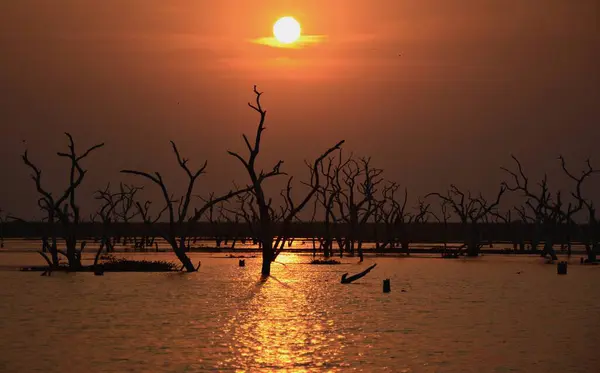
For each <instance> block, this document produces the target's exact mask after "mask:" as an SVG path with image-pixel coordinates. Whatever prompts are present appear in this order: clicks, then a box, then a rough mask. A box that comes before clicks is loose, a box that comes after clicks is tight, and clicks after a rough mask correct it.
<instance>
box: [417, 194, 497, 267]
mask: <svg viewBox="0 0 600 373" xmlns="http://www.w3.org/2000/svg"><path fill="white" fill-rule="evenodd" d="M505 191H506V187H505V186H504V185H503V186H502V187H500V191H499V192H498V195H497V196H496V200H495V201H493V202H488V201H487V200H486V199H485V198H484V197H483V195H481V194H480V195H479V196H478V197H473V196H472V195H471V192H467V193H466V194H465V193H464V192H462V191H460V189H458V188H457V187H456V186H455V185H450V189H449V190H448V192H447V193H446V195H442V194H440V193H429V194H428V195H427V196H425V197H426V198H427V197H429V196H437V197H438V198H439V199H441V200H442V201H444V202H446V203H447V204H448V206H450V207H451V208H452V209H453V210H454V213H455V214H456V215H457V216H458V218H459V219H460V222H461V224H462V226H463V229H464V232H465V239H466V240H465V241H466V242H465V243H464V245H463V246H464V247H466V249H467V256H478V255H479V251H480V249H481V230H480V227H479V225H480V223H482V222H483V221H484V220H485V217H486V216H487V215H489V214H490V213H491V212H492V211H494V209H495V208H496V207H497V206H498V205H499V204H500V199H501V198H502V195H503V194H504V192H505Z"/></svg>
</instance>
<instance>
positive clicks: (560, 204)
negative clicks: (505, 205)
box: [502, 155, 599, 261]
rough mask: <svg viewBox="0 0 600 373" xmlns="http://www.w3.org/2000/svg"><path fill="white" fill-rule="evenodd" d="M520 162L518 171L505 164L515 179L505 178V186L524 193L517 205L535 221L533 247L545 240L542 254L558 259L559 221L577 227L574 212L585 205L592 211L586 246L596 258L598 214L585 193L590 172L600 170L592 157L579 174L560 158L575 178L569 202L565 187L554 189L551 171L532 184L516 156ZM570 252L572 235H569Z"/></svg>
mask: <svg viewBox="0 0 600 373" xmlns="http://www.w3.org/2000/svg"><path fill="white" fill-rule="evenodd" d="M512 158H513V160H514V161H515V163H516V171H513V170H510V169H508V168H504V167H503V168H502V169H503V170H504V171H506V172H507V173H508V174H509V175H510V176H511V178H512V182H510V183H509V182H505V183H504V185H505V187H506V188H507V189H508V190H510V191H513V192H518V193H520V194H521V196H522V197H524V199H525V202H524V204H523V205H522V206H517V207H515V210H516V211H517V213H518V215H519V216H520V218H521V219H522V221H524V222H526V223H531V224H534V226H535V227H536V232H535V234H536V237H535V239H534V240H533V242H532V248H533V249H535V248H536V247H537V245H538V243H539V242H540V241H543V242H544V249H543V251H542V253H541V255H542V256H546V255H549V256H550V257H551V258H552V259H553V260H556V259H557V255H556V252H555V250H554V244H555V243H556V241H557V237H556V232H557V227H558V226H559V225H567V227H568V228H569V229H568V230H567V232H569V233H570V232H571V231H572V229H574V228H575V227H577V224H576V223H575V221H574V216H575V214H577V213H578V212H580V211H582V210H583V209H584V208H585V209H586V210H587V213H588V229H587V230H586V232H587V235H588V239H587V241H588V242H586V250H587V252H588V258H589V260H593V261H595V253H596V251H597V248H598V244H597V237H596V236H597V234H596V233H595V232H596V230H597V229H596V217H595V209H594V205H593V202H592V201H591V200H589V199H586V198H585V197H584V196H583V195H582V187H583V184H584V182H585V181H586V180H587V179H589V177H590V176H592V175H593V174H595V173H597V172H598V171H599V170H596V169H594V168H593V167H592V165H591V163H590V161H589V160H587V161H586V166H587V168H586V169H585V170H584V171H582V173H581V175H580V176H575V175H574V174H573V173H572V172H571V171H569V169H568V167H567V165H566V161H565V159H564V157H563V156H559V157H558V159H559V160H560V162H561V167H562V170H563V171H564V173H565V174H566V175H567V176H568V177H569V179H570V180H572V181H573V182H575V186H574V188H573V190H572V192H571V197H573V198H572V201H570V202H565V200H564V198H563V196H562V194H561V191H560V190H558V191H555V192H554V193H553V192H551V190H550V187H549V184H548V177H547V174H544V176H543V177H542V179H541V180H540V181H539V182H538V183H537V184H536V185H533V186H532V185H531V182H530V178H529V177H528V176H527V175H526V173H525V171H524V168H523V166H522V164H521V162H520V161H519V160H518V159H517V157H515V156H514V155H513V156H512ZM566 240H567V241H568V246H569V253H570V248H571V246H570V238H569V237H566Z"/></svg>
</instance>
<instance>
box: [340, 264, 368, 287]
mask: <svg viewBox="0 0 600 373" xmlns="http://www.w3.org/2000/svg"><path fill="white" fill-rule="evenodd" d="M376 265H377V263H375V264H373V265H372V266H370V267H369V268H367V269H365V270H364V271H362V272H361V273H357V274H355V275H353V276H350V277H348V273H344V274H343V275H342V284H349V283H351V282H353V281H356V280H358V279H359V278H362V277H364V276H365V275H366V274H367V273H369V272H371V270H372V269H373V268H375V266H376Z"/></svg>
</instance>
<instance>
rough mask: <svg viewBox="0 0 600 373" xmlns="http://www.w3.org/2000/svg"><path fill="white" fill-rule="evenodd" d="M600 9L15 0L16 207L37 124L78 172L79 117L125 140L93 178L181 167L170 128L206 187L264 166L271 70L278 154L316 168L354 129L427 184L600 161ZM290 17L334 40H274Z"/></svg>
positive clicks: (367, 151) (4, 30)
mask: <svg viewBox="0 0 600 373" xmlns="http://www.w3.org/2000/svg"><path fill="white" fill-rule="evenodd" d="M598 14H600V9H599V5H598V1H597V0H577V1H570V0H420V1H413V0H410V1H409V0H378V1H366V0H328V1H324V0H305V1H291V0H288V1H285V0H257V1H238V0H235V1H234V0H219V1H215V0H212V1H207V0H195V1H192V0H186V1H178V0H173V1H163V0H127V1H124V0H87V1H82V0H54V1H49V0H18V1H17V0H15V1H2V2H1V3H0V51H1V54H0V97H1V101H0V102H1V103H0V119H1V121H2V135H1V136H0V156H1V157H2V162H1V163H0V173H1V174H2V175H3V181H2V183H0V208H2V209H4V210H8V211H11V212H13V213H15V214H20V215H22V216H24V217H29V216H31V215H33V214H36V212H35V198H34V197H35V190H34V187H33V183H32V182H31V180H30V179H29V178H28V173H29V171H28V170H27V169H26V167H25V166H24V165H23V164H22V162H21V160H20V158H19V156H20V154H21V153H22V151H23V150H24V148H25V145H24V144H23V142H22V140H26V145H27V147H28V148H29V149H30V155H31V158H32V160H34V161H37V162H38V163H39V164H40V166H42V167H43V168H44V169H45V170H47V171H46V173H45V174H44V176H45V177H46V180H48V182H52V183H58V182H62V181H64V180H66V178H65V176H64V173H60V172H58V173H57V170H63V169H64V168H65V167H66V166H67V165H66V164H64V162H65V161H64V160H61V159H58V158H57V157H56V156H55V155H54V154H55V152H56V151H57V150H62V149H63V148H64V146H65V145H66V142H65V137H64V135H63V134H62V133H63V132H64V131H70V132H71V133H72V134H73V135H74V136H75V138H76V140H77V141H78V143H81V147H83V146H84V145H85V146H87V145H92V144H93V143H96V142H106V148H105V149H103V150H101V151H100V152H98V153H97V154H94V155H93V156H92V157H91V158H90V160H89V162H87V163H86V164H87V165H88V168H89V170H90V171H89V178H88V179H86V182H85V183H86V188H87V189H86V190H87V191H89V192H90V193H91V192H92V191H93V190H95V189H98V188H101V187H103V186H104V185H105V184H106V182H108V181H113V182H115V181H118V180H125V181H128V182H133V181H138V180H137V179H132V178H127V177H123V176H122V175H119V174H118V171H119V170H120V169H122V168H140V169H143V170H148V171H154V170H156V171H162V172H163V174H164V175H165V176H166V177H171V176H172V177H173V178H172V179H171V180H173V182H174V183H175V182H177V181H178V180H181V178H180V174H179V170H177V169H175V168H174V167H173V166H174V165H175V163H174V159H173V157H172V153H171V150H170V148H169V143H168V140H174V141H176V142H177V143H178V145H179V146H180V148H181V151H182V152H183V153H184V154H185V155H186V156H188V157H190V158H191V159H192V162H194V164H197V165H200V164H201V163H202V162H203V160H205V159H207V160H208V162H209V167H208V171H209V174H208V175H206V177H205V178H204V179H203V180H202V182H201V183H200V184H199V185H198V187H199V188H198V192H199V193H203V192H206V193H207V192H209V191H217V192H218V191H224V190H226V189H227V188H228V187H229V185H230V182H231V181H232V180H234V179H235V180H236V181H238V182H240V183H242V182H245V181H246V175H245V174H243V173H242V168H241V166H240V165H239V164H237V163H236V161H235V160H234V159H233V158H231V157H230V156H228V155H227V153H226V150H228V149H230V150H236V151H244V150H245V149H244V144H243V141H242V138H241V134H242V133H243V132H246V133H249V134H252V133H253V132H254V131H255V126H256V116H255V115H254V114H255V113H253V112H252V111H251V110H250V109H249V108H248V107H247V106H246V103H247V102H248V101H249V100H252V99H253V96H252V86H253V85H254V84H257V85H258V87H259V89H260V90H261V91H264V92H265V94H264V96H263V105H264V106H265V108H266V109H267V110H268V117H267V130H266V132H265V138H264V148H263V151H264V154H262V160H261V162H262V163H261V164H263V165H264V166H265V167H269V166H270V164H271V163H272V162H273V161H275V160H277V159H280V158H281V159H284V160H285V161H286V163H285V165H284V167H285V170H286V171H288V172H290V173H292V174H294V175H297V177H298V178H302V177H303V176H305V175H306V172H305V171H306V170H305V168H304V167H303V164H302V161H303V159H307V158H314V157H316V156H318V155H319V154H320V152H321V151H322V150H324V149H326V148H328V147H330V146H332V145H333V144H335V143H336V142H337V141H338V140H341V139H345V140H346V144H345V149H347V150H348V151H353V152H354V153H356V154H358V155H369V156H372V158H373V162H374V165H376V166H378V167H382V168H384V169H385V173H386V175H387V177H388V178H389V179H392V180H394V181H397V182H399V183H401V184H402V185H404V186H407V187H408V188H409V190H410V191H411V192H412V193H413V194H414V195H418V194H425V193H427V192H429V191H440V190H444V189H445V188H446V187H447V185H448V184H449V183H456V184H458V185H459V186H462V187H465V188H471V189H473V190H482V191H484V192H486V193H495V192H496V188H497V185H498V184H499V182H500V181H501V180H502V176H503V174H502V173H501V171H500V169H499V167H500V166H510V165H511V163H510V162H511V159H510V153H515V154H516V155H517V156H518V157H519V158H521V159H522V160H523V162H524V165H525V166H526V167H527V168H528V169H531V170H532V172H534V171H535V172H536V175H539V174H540V173H541V172H542V171H546V170H547V171H552V170H559V167H558V166H559V164H558V163H557V161H556V156H557V155H558V154H559V153H563V154H564V155H565V157H566V158H567V160H569V161H572V162H573V167H579V166H580V165H581V162H582V161H583V160H584V159H585V157H587V156H590V157H591V158H592V160H596V164H597V165H598V166H599V167H600V147H599V146H598V139H599V137H598V133H599V132H600V131H599V130H598V128H599V125H600V123H599V120H600V104H599V103H600V78H599V71H600V48H599V47H598V46H599V45H600V31H599V28H598ZM282 16H294V17H296V19H298V21H299V22H300V23H301V24H302V28H303V33H304V34H306V35H309V36H315V40H316V41H314V42H312V43H308V44H306V45H305V46H304V47H302V48H274V47H271V46H266V45H262V44H260V43H256V42H255V41H256V39H259V38H264V37H271V36H272V35H271V31H272V26H273V23H274V22H275V21H276V20H277V19H278V18H279V17H282ZM550 174H551V175H553V173H550ZM557 183H559V181H557ZM53 185H54V184H53ZM56 185H58V184H56ZM598 197H600V193H599V194H598Z"/></svg>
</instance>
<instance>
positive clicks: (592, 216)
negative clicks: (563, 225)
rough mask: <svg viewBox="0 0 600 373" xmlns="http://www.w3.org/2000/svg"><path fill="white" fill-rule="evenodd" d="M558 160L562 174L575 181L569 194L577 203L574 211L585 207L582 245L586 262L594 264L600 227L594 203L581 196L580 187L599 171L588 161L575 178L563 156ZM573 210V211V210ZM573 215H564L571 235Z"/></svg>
mask: <svg viewBox="0 0 600 373" xmlns="http://www.w3.org/2000/svg"><path fill="white" fill-rule="evenodd" d="M558 159H559V160H560V162H561V166H562V169H563V171H564V173H565V174H566V175H567V176H568V177H569V178H570V179H571V180H573V181H575V190H574V191H572V192H571V195H572V196H573V198H575V200H576V201H577V207H576V210H577V211H579V210H581V209H583V208H584V207H585V210H586V212H587V225H586V226H585V227H584V232H583V233H584V234H583V236H584V245H585V251H586V254H587V261H588V262H595V261H596V256H597V255H598V253H599V252H600V237H599V235H598V231H599V230H600V225H599V224H598V219H597V218H596V208H595V207H594V202H593V201H592V200H590V199H587V198H585V197H584V196H583V193H582V187H583V183H584V181H585V180H586V179H587V178H589V177H590V176H592V175H593V174H596V173H598V172H600V170H597V169H594V168H593V167H592V164H591V162H590V160H589V159H588V160H586V166H587V168H586V169H585V170H584V171H582V172H581V176H579V177H577V176H575V175H574V174H573V173H572V172H571V171H569V169H568V168H567V165H566V161H565V159H564V157H563V156H559V157H558ZM573 210H575V209H573ZM572 215H573V213H571V211H567V213H566V214H565V219H566V220H567V224H568V225H569V230H568V234H569V235H570V234H571V229H572V228H573V227H576V226H577V224H575V222H574V221H573V219H572ZM569 253H570V245H569Z"/></svg>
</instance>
